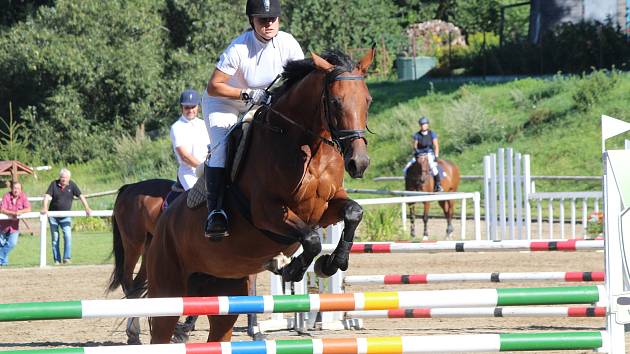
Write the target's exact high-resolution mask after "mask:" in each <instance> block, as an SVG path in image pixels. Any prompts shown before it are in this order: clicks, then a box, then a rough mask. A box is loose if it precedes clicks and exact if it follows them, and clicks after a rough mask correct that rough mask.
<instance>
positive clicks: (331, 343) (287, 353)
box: [2, 332, 607, 354]
mask: <svg viewBox="0 0 630 354" xmlns="http://www.w3.org/2000/svg"><path fill="white" fill-rule="evenodd" d="M606 335H607V334H606V332H552V333H506V334H466V335H434V336H403V337H372V338H330V339H326V338H323V339H293V340H268V341H255V342H211V343H191V344H153V345H128V346H110V347H86V348H68V349H39V350H12V351H7V352H2V353H4V354H70V353H72V354H79V353H84V354H202V353H203V354H295V353H300V354H367V353H379V354H407V353H436V352H440V353H447V352H460V353H461V352H481V351H483V352H505V351H525V350H531V351H542V350H588V349H598V348H601V347H602V346H603V345H604V340H603V338H604V336H606Z"/></svg>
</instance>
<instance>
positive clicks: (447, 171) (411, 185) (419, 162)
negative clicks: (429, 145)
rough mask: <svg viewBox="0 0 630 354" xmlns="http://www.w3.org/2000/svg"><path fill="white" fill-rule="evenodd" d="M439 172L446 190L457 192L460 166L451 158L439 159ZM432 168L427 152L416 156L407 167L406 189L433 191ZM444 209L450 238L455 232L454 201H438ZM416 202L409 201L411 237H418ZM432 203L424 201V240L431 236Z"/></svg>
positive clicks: (447, 233) (447, 234) (448, 237)
mask: <svg viewBox="0 0 630 354" xmlns="http://www.w3.org/2000/svg"><path fill="white" fill-rule="evenodd" d="M437 163H438V166H439V168H438V169H439V170H440V171H439V173H442V172H444V173H443V174H442V176H441V180H440V184H441V185H442V188H443V189H444V192H457V187H458V186H459V180H460V175H459V167H457V165H455V163H453V162H451V161H449V160H438V161H437ZM430 172H431V169H430V168H429V157H428V155H427V154H420V155H418V157H416V161H415V162H414V163H413V164H412V165H411V166H410V167H409V168H408V169H407V173H406V174H405V190H408V191H423V192H433V186H434V180H433V175H432V174H431V173H430ZM438 203H439V204H440V207H441V208H442V211H443V212H444V216H445V217H446V223H447V226H446V239H447V240H450V239H451V235H452V234H453V224H452V220H453V211H454V204H455V203H454V202H453V201H452V200H441V201H439V202H438ZM415 204H416V203H408V205H409V218H410V232H411V238H415V237H416V227H415V221H416V214H415ZM430 207H431V205H430V203H429V202H424V214H423V216H422V220H423V221H424V233H423V237H422V239H423V240H427V239H428V238H429V229H428V223H429V209H430Z"/></svg>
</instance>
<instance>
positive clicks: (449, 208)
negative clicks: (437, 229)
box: [439, 200, 453, 240]
mask: <svg viewBox="0 0 630 354" xmlns="http://www.w3.org/2000/svg"><path fill="white" fill-rule="evenodd" d="M439 203H440V207H442V210H443V211H444V217H445V218H446V239H447V240H450V239H451V237H452V235H453V222H452V221H453V201H452V200H442V201H440V202H439Z"/></svg>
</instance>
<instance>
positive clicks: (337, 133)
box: [267, 67, 367, 155]
mask: <svg viewBox="0 0 630 354" xmlns="http://www.w3.org/2000/svg"><path fill="white" fill-rule="evenodd" d="M347 72H348V71H347V70H345V69H342V68H340V67H335V68H333V69H332V70H331V71H329V72H327V73H326V77H325V84H324V89H323V92H322V106H323V107H324V121H325V123H326V128H327V129H328V131H330V135H331V139H328V138H326V137H324V136H321V135H319V134H317V133H314V132H313V131H311V130H309V129H307V128H305V127H304V126H302V125H301V124H299V123H297V122H295V121H294V120H293V119H291V118H290V117H288V116H287V115H286V114H284V113H282V112H279V111H277V110H276V109H274V108H273V107H271V106H268V107H267V109H268V110H269V111H271V112H273V113H275V114H276V115H278V116H279V117H281V118H282V119H284V120H285V121H287V122H289V123H290V124H292V125H294V126H296V127H298V128H300V129H301V130H302V131H304V132H305V133H307V134H308V135H310V136H312V137H315V138H317V139H320V140H321V141H322V142H323V143H324V144H326V145H329V146H331V147H334V148H335V149H336V150H337V151H338V152H339V153H340V154H342V155H343V154H344V152H345V146H346V143H348V142H352V141H353V140H356V139H363V141H365V144H366V145H367V138H366V137H365V131H366V130H365V129H337V127H336V125H335V124H333V117H332V110H331V108H330V103H331V98H330V85H332V84H333V82H335V81H358V80H361V81H363V80H365V77H363V76H362V75H354V76H342V74H344V73H347Z"/></svg>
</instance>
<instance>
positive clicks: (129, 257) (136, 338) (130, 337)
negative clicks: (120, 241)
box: [122, 245, 147, 345]
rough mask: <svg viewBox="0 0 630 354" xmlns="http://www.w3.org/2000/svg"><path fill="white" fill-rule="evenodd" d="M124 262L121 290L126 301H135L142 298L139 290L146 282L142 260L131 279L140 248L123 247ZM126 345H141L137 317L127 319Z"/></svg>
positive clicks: (132, 246)
mask: <svg viewBox="0 0 630 354" xmlns="http://www.w3.org/2000/svg"><path fill="white" fill-rule="evenodd" d="M125 249H126V252H125V262H124V275H123V277H124V280H123V283H122V287H123V290H124V292H125V297H126V298H128V299H137V298H139V297H140V296H142V294H141V291H140V290H139V289H141V288H142V287H143V286H144V283H145V281H146V279H147V278H146V267H143V265H144V260H143V261H142V265H141V266H140V271H139V272H138V274H137V275H136V277H135V278H133V271H134V269H135V267H136V264H137V263H138V260H139V259H140V255H141V248H140V247H136V246H135V245H127V247H125ZM125 332H126V334H127V344H131V345H138V344H142V342H141V341H140V332H141V327H140V319H139V318H138V317H131V318H128V319H127V329H126V331H125Z"/></svg>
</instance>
